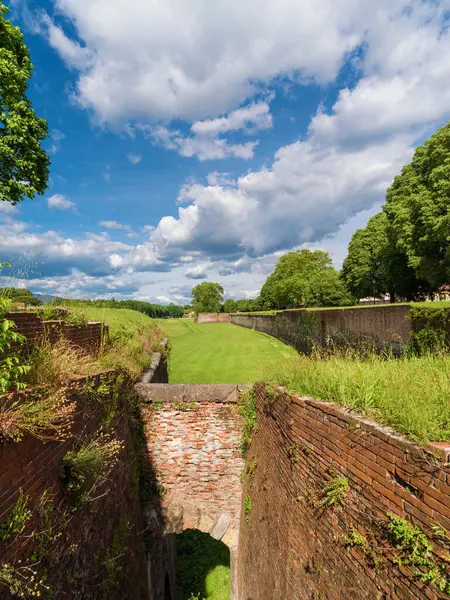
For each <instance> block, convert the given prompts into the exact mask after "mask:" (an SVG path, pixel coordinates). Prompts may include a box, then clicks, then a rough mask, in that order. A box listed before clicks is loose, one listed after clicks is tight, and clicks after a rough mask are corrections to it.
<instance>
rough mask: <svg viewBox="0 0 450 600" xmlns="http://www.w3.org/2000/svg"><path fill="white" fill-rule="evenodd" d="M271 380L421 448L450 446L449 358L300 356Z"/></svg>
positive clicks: (276, 367)
mask: <svg viewBox="0 0 450 600" xmlns="http://www.w3.org/2000/svg"><path fill="white" fill-rule="evenodd" d="M266 379H267V380H268V381H273V382H276V383H279V384H281V385H283V386H285V387H286V388H288V389H289V390H290V391H292V392H295V393H298V394H301V395H304V396H312V397H314V398H316V399H318V400H325V401H329V402H336V403H338V404H342V405H344V406H346V407H348V408H351V409H355V410H358V411H360V412H361V413H363V414H364V415H368V416H370V417H374V418H376V419H377V420H378V421H381V422H383V423H385V424H387V425H390V426H391V427H393V428H394V429H395V430H396V431H398V432H400V433H403V434H405V435H407V436H408V437H410V438H412V439H413V440H415V441H417V442H419V443H427V442H429V441H448V440H450V356H448V355H438V356H436V355H426V356H422V357H414V356H413V357H404V358H401V359H386V358H383V357H380V356H375V355H374V356H370V357H368V358H361V357H358V356H356V355H355V354H353V353H350V352H347V353H341V354H340V355H336V356H322V355H320V354H315V355H313V356H312V357H311V358H308V357H306V356H299V357H298V358H296V359H294V360H288V361H284V362H283V363H279V364H274V365H273V366H272V367H271V369H270V370H269V373H268V375H267V377H266Z"/></svg>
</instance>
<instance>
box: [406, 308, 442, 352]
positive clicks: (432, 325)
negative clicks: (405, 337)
mask: <svg viewBox="0 0 450 600" xmlns="http://www.w3.org/2000/svg"><path fill="white" fill-rule="evenodd" d="M410 318H411V324H412V332H411V339H410V347H411V349H412V350H413V351H414V352H417V353H419V354H424V353H428V352H440V351H442V350H445V349H448V348H450V304H447V303H445V304H444V305H442V306H439V305H436V304H435V303H433V304H431V303H430V305H424V304H419V305H414V304H413V305H412V306H411V311H410Z"/></svg>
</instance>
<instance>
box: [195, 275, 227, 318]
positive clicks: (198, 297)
mask: <svg viewBox="0 0 450 600" xmlns="http://www.w3.org/2000/svg"><path fill="white" fill-rule="evenodd" d="M222 302H223V287H222V286H221V285H220V284H219V283H212V282H210V281H204V282H203V283H200V284H199V285H196V286H195V287H194V288H192V307H193V309H194V311H195V312H196V313H201V312H220V309H221V306H222Z"/></svg>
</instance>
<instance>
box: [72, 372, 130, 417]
mask: <svg viewBox="0 0 450 600" xmlns="http://www.w3.org/2000/svg"><path fill="white" fill-rule="evenodd" d="M124 383H125V376H124V375H122V374H117V373H108V374H106V375H103V376H101V377H100V381H98V382H97V381H93V380H89V379H88V380H87V381H86V383H85V385H84V387H83V391H82V394H83V396H84V397H85V398H86V399H87V400H89V401H91V402H98V403H99V404H101V406H102V407H103V420H102V423H103V425H105V426H106V425H109V424H110V423H111V421H112V420H113V419H114V417H115V416H116V415H117V414H118V412H119V407H120V396H121V392H122V393H123V395H124V396H130V393H129V392H128V393H127V392H126V391H125V388H124ZM130 400H131V398H130Z"/></svg>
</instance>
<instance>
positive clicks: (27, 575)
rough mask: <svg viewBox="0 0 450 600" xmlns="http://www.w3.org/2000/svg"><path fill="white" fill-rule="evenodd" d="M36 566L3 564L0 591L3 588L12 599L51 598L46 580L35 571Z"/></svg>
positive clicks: (45, 599) (0, 568)
mask: <svg viewBox="0 0 450 600" xmlns="http://www.w3.org/2000/svg"><path fill="white" fill-rule="evenodd" d="M36 567H37V565H36V564H35V563H32V564H22V563H20V564H19V565H17V566H15V565H13V564H11V563H4V564H3V565H2V566H1V567H0V589H1V587H2V586H3V587H5V588H6V589H7V590H8V592H9V593H10V594H11V596H12V597H13V598H43V599H44V600H50V599H51V598H53V594H52V592H51V589H50V587H49V586H48V585H47V584H46V578H45V577H44V576H40V575H39V573H38V571H37V570H36Z"/></svg>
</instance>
